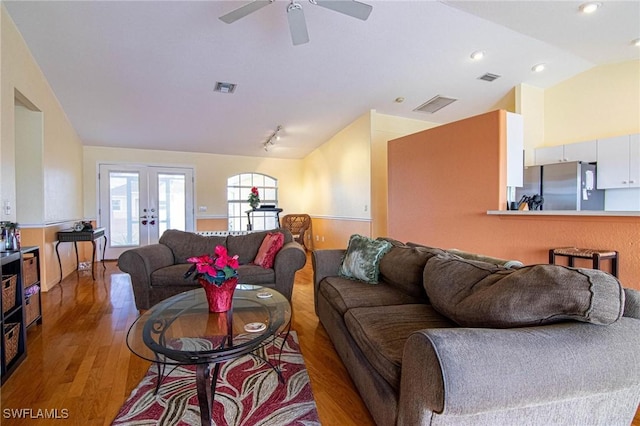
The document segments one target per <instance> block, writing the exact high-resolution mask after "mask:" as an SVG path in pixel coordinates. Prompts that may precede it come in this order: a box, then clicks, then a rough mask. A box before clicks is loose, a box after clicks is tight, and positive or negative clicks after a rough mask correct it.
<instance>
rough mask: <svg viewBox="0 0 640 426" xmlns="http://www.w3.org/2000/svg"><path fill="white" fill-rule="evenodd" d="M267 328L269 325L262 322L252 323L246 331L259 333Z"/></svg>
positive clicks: (245, 327)
mask: <svg viewBox="0 0 640 426" xmlns="http://www.w3.org/2000/svg"><path fill="white" fill-rule="evenodd" d="M266 328H267V324H265V323H262V322H250V323H249V324H247V325H245V326H244V330H245V331H247V332H249V333H257V332H259V331H262V330H264V329H266Z"/></svg>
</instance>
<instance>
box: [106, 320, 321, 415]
mask: <svg viewBox="0 0 640 426" xmlns="http://www.w3.org/2000/svg"><path fill="white" fill-rule="evenodd" d="M281 343H282V339H281V338H279V339H276V342H275V344H274V345H268V346H267V348H266V349H265V350H263V352H262V353H261V355H263V356H264V355H268V356H269V358H268V359H270V360H273V359H276V358H275V356H276V354H277V353H278V351H279V348H280V344H281ZM281 369H282V376H283V378H284V384H283V383H280V382H279V380H278V375H277V374H276V372H275V371H274V370H273V369H272V368H271V367H269V365H267V364H265V362H264V361H262V360H260V359H258V358H256V357H253V356H250V355H245V356H243V357H241V358H238V359H236V360H230V361H227V362H225V363H223V364H222V366H221V368H220V377H219V379H218V385H217V387H216V395H215V400H214V403H213V413H212V417H213V421H212V424H213V425H216V426H240V425H242V426H249V425H261V426H269V425H272V426H283V425H304V426H312V425H320V422H319V420H318V413H317V411H316V404H315V401H314V399H313V393H312V392H311V385H310V384H309V376H308V375H307V369H306V368H305V365H304V360H303V358H302V354H301V353H300V347H299V345H298V338H297V335H296V334H295V332H293V331H292V332H291V334H290V335H289V336H288V338H287V340H286V342H285V345H284V348H283V351H282V361H281ZM211 370H213V368H211ZM168 371H170V369H168ZM156 378H157V370H156V366H155V365H152V366H151V367H150V368H149V371H148V372H147V374H146V375H145V377H144V379H142V381H141V382H140V384H139V385H138V387H137V388H135V389H134V390H133V392H131V395H130V396H129V398H128V399H127V401H126V402H125V403H124V405H123V406H122V408H121V409H120V412H119V413H118V415H117V416H116V418H115V420H114V421H113V423H112V424H113V425H118V426H119V425H128V426H133V425H167V426H168V425H171V426H174V425H199V424H200V408H199V406H198V396H197V393H196V378H195V366H180V367H178V368H176V369H175V370H173V371H171V373H170V374H169V375H168V376H167V377H166V378H165V380H164V382H163V383H162V385H161V386H160V390H159V392H158V394H157V395H154V391H155V387H156Z"/></svg>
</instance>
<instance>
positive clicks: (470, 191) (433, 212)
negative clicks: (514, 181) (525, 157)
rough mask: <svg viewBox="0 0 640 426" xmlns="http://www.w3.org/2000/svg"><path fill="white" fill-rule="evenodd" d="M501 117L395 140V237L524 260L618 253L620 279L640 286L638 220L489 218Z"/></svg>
mask: <svg viewBox="0 0 640 426" xmlns="http://www.w3.org/2000/svg"><path fill="white" fill-rule="evenodd" d="M503 114H504V112H502V111H496V112H491V113H487V114H483V115H480V116H476V117H472V118H469V119H466V120H462V121H458V122H456V123H451V124H447V125H443V126H440V127H436V128H433V129H429V130H426V131H423V132H420V133H416V134H414V135H410V136H406V137H403V138H399V139H396V140H394V141H391V142H390V143H389V148H388V149H389V235H390V236H391V237H393V238H397V239H399V240H403V241H414V242H419V243H423V244H426V245H432V246H436V247H443V248H458V249H462V250H468V251H472V252H477V253H483V254H488V255H492V256H497V257H502V258H512V259H513V258H515V259H519V260H522V261H523V262H525V263H547V262H548V250H549V249H550V248H553V247H562V246H580V247H588V248H599V249H611V250H618V251H619V252H620V280H621V281H622V283H623V285H624V286H625V287H632V288H637V289H640V279H638V277H640V256H638V252H639V250H640V218H638V217H615V216H609V217H595V216H526V217H525V216H493V215H487V210H497V209H498V207H499V205H500V202H501V199H502V198H503V197H502V193H503V191H502V190H501V183H500V182H501V181H503V173H504V169H505V166H504V164H500V161H499V159H500V158H501V156H502V152H503V149H504V146H505V144H506V142H505V140H504V128H503V123H504V121H503V119H502V117H503ZM408 182H412V183H413V184H407V183H408ZM416 193H419V194H420V196H416ZM580 266H587V265H584V264H583V265H580Z"/></svg>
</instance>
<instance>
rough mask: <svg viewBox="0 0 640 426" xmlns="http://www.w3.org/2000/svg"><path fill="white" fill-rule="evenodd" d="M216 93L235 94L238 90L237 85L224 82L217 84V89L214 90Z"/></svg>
mask: <svg viewBox="0 0 640 426" xmlns="http://www.w3.org/2000/svg"><path fill="white" fill-rule="evenodd" d="M213 90H214V92H220V93H233V91H234V90H236V85H235V84H233V83H222V82H219V81H218V82H216V87H215V89H213Z"/></svg>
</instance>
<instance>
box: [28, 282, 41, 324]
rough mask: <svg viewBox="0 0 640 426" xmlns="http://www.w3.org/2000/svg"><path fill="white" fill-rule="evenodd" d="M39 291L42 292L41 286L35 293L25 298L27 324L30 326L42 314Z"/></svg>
mask: <svg viewBox="0 0 640 426" xmlns="http://www.w3.org/2000/svg"><path fill="white" fill-rule="evenodd" d="M35 287H38V286H35ZM38 293H40V288H39V287H38V290H37V291H36V292H35V293H34V294H31V295H30V296H28V297H26V299H25V316H26V318H27V321H26V324H27V326H29V325H30V324H31V323H32V322H34V321H35V320H36V319H37V318H38V317H39V316H40V295H39V294H38Z"/></svg>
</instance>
